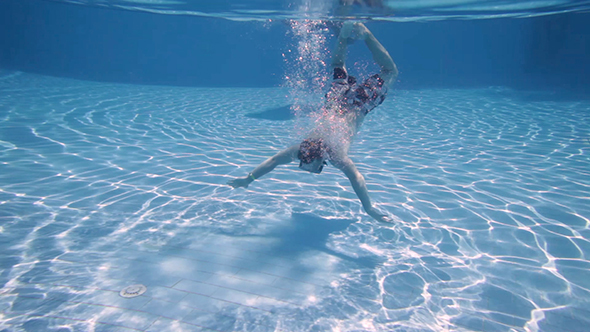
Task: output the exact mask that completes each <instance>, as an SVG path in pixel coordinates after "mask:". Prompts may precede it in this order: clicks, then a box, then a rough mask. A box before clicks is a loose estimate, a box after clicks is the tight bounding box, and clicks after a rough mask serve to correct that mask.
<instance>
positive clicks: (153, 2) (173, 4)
mask: <svg viewBox="0 0 590 332" xmlns="http://www.w3.org/2000/svg"><path fill="white" fill-rule="evenodd" d="M53 1H55V2H65V3H73V4H78V5H85V6H97V7H107V8H115V9H123V10H132V11H144V12H151V13H157V14H167V15H190V16H207V17H218V18H225V19H230V20H240V21H242V20H268V19H303V18H310V17H311V18H316V19H350V18H356V19H359V18H360V19H374V20H384V21H402V22H405V21H424V20H445V19H487V18H499V17H531V16H539V15H548V14H558V13H566V12H584V11H588V10H590V1H588V0H511V1H505V0H273V1H269V0H241V1H237V0H216V1H200V0H53ZM343 4H350V5H344V6H343ZM343 7H346V8H343Z"/></svg>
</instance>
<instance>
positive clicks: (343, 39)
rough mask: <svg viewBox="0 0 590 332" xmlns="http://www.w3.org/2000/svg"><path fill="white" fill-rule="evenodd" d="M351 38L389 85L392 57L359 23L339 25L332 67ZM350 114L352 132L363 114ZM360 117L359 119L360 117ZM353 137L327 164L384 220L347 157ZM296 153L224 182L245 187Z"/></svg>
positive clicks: (272, 159) (291, 149)
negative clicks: (368, 54)
mask: <svg viewBox="0 0 590 332" xmlns="http://www.w3.org/2000/svg"><path fill="white" fill-rule="evenodd" d="M354 39H356V40H363V41H364V42H365V44H366V46H367V48H368V49H369V51H370V52H371V54H372V55H373V60H374V61H375V63H376V64H377V65H379V67H380V68H381V71H380V73H379V76H380V77H381V78H382V79H383V80H384V81H385V85H387V86H389V85H390V84H391V83H392V82H393V81H395V79H396V77H397V74H398V71H397V67H396V65H395V63H394V62H393V59H392V58H391V56H390V55H389V53H388V52H387V50H386V49H385V48H384V47H383V45H381V43H380V42H379V41H378V40H377V39H376V38H375V36H373V34H372V33H371V31H370V30H369V29H367V27H365V25H364V24H361V23H352V22H347V23H345V24H344V25H343V27H342V29H341V31H340V35H339V36H338V41H337V43H336V48H335V50H334V55H333V57H332V67H334V68H337V67H339V68H345V60H346V53H347V49H348V44H349V41H350V40H354ZM354 116H355V118H354V119H351V120H350V123H349V124H348V125H349V126H350V127H351V128H354V132H355V133H356V130H357V129H358V128H357V124H356V123H359V122H355V123H352V122H353V121H357V120H358V117H364V116H365V115H364V114H361V113H358V112H357V113H356V114H355V115H354ZM360 120H361V122H362V118H361V119H360ZM312 133H313V131H312ZM312 135H313V134H312ZM353 137H354V135H353V136H351V137H350V140H349V141H348V142H346V143H345V144H342V146H338V147H335V146H333V147H332V149H331V153H330V164H332V165H334V167H336V168H338V169H339V170H341V171H342V172H343V173H344V175H346V177H347V178H348V180H349V181H350V184H351V185H352V188H353V189H354V192H355V193H356V195H357V196H358V198H359V200H360V201H361V204H362V205H363V208H364V210H365V212H367V214H368V215H370V216H371V217H373V218H374V219H375V220H378V221H383V222H388V221H390V220H389V219H388V218H387V216H386V215H384V214H383V213H382V212H380V211H379V210H378V209H377V208H375V207H374V206H373V204H372V203H371V198H370V196H369V191H368V190H367V185H366V183H365V178H364V177H363V175H362V174H361V173H360V172H359V171H358V169H357V168H356V166H355V164H354V163H353V162H352V160H351V159H350V158H349V157H348V147H349V145H350V143H351V141H352V139H353ZM298 152H299V144H296V145H293V146H291V147H289V148H287V149H285V150H283V151H281V152H279V153H277V154H276V155H274V156H272V157H270V158H269V159H267V160H266V161H264V162H263V163H262V164H260V165H259V166H258V167H256V168H255V169H254V170H253V171H252V172H251V173H250V174H248V175H247V176H246V177H243V178H237V179H232V180H230V181H228V184H229V185H230V186H232V187H234V188H239V187H244V188H246V187H248V185H249V184H250V183H252V182H253V181H254V180H255V179H256V180H257V179H260V178H261V177H262V176H264V175H265V174H267V173H269V172H271V171H272V170H273V169H275V167H277V166H279V165H285V164H289V163H291V162H293V161H295V160H298V159H297V154H298Z"/></svg>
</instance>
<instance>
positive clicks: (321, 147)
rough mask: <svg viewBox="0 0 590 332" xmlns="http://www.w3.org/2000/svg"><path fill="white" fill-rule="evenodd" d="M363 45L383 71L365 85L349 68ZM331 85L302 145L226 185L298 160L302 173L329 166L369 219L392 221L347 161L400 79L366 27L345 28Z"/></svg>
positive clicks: (349, 25) (334, 60) (245, 181)
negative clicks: (350, 52)
mask: <svg viewBox="0 0 590 332" xmlns="http://www.w3.org/2000/svg"><path fill="white" fill-rule="evenodd" d="M354 40H362V41H364V42H365V45H366V46H367V48H368V49H369V51H370V52H371V54H372V55H373V60H374V61H375V63H376V64H377V65H379V67H380V68H381V71H380V72H379V73H378V74H375V75H373V76H371V77H369V78H367V79H366V80H364V81H363V82H357V80H356V78H354V77H353V76H350V75H348V72H347V71H346V66H345V60H346V53H347V49H348V45H349V44H351V43H352V42H354ZM332 68H333V81H332V85H331V87H330V90H329V91H328V93H326V102H325V105H324V106H323V107H322V110H321V113H322V114H321V116H320V118H319V119H318V120H317V121H316V123H317V126H316V127H315V128H314V129H313V130H312V131H311V133H310V134H309V135H308V136H307V138H306V139H305V140H303V142H301V143H300V144H296V145H293V146H291V147H289V148H287V149H285V150H283V151H281V152H279V153H277V154H276V155H274V156H272V157H271V158H269V159H267V160H266V161H264V162H263V163H262V164H260V165H259V166H258V167H256V168H255V169H254V170H253V171H252V172H250V173H249V174H248V175H247V176H246V177H243V178H237V179H233V180H230V181H228V185H230V186H232V187H234V188H239V187H244V188H246V187H248V185H249V184H250V183H252V182H253V181H255V180H258V179H260V178H261V177H262V176H264V175H265V174H267V173H269V172H270V171H272V170H273V169H274V168H275V167H277V166H279V165H284V164H289V163H291V162H293V161H295V160H299V168H301V169H302V170H305V171H308V172H311V173H316V174H319V173H321V172H322V169H323V168H324V166H326V165H327V162H330V164H331V165H333V166H334V167H336V168H338V169H339V170H341V171H342V172H343V173H344V174H345V175H346V177H348V179H349V180H350V183H351V185H352V188H353V189H354V191H355V193H356V195H357V196H358V198H359V199H360V201H361V203H362V205H363V208H364V210H365V212H367V214H369V215H370V216H371V217H373V218H374V219H376V220H378V221H385V222H388V221H390V220H389V218H387V216H386V215H384V214H383V213H382V212H380V211H379V210H378V209H377V208H375V207H374V206H373V205H372V203H371V199H370V197H369V192H368V190H367V185H366V183H365V178H364V177H363V175H362V174H361V173H360V172H359V171H358V169H357V168H356V166H355V164H354V163H353V162H352V160H351V159H350V158H349V157H348V149H349V147H350V144H351V143H352V140H353V139H354V137H355V135H356V133H357V132H358V130H359V129H360V126H361V125H362V123H363V120H364V118H365V116H366V115H367V114H369V112H371V110H373V109H374V108H375V107H377V106H378V105H380V104H381V103H382V102H383V100H384V99H385V96H386V94H387V89H388V87H389V86H390V85H391V83H392V82H394V81H395V79H396V78H397V75H398V71H397V67H396V65H395V63H394V62H393V59H392V58H391V56H390V55H389V53H388V52H387V50H386V49H385V48H384V47H383V45H381V43H380V42H379V41H378V40H377V39H376V38H375V36H374V35H373V33H371V31H370V30H369V29H367V27H365V25H364V24H362V23H352V22H347V23H345V24H344V25H343V26H342V29H341V30H340V34H339V35H338V41H337V43H336V48H335V50H334V55H333V57H332Z"/></svg>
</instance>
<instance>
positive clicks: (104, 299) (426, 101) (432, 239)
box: [0, 71, 590, 332]
mask: <svg viewBox="0 0 590 332" xmlns="http://www.w3.org/2000/svg"><path fill="white" fill-rule="evenodd" d="M289 96H290V94H289V91H288V90H286V89H284V88H266V89H262V88H260V89H256V88H226V89H221V88H185V87H161V86H137V85H123V84H107V83H94V82H85V81H77V80H70V79H63V78H53V77H45V76H38V75H32V74H26V73H21V72H7V71H2V72H0V286H1V288H0V331H60V332H65V331H565V330H567V331H586V330H587V326H588V324H590V318H589V317H590V309H588V308H590V260H589V255H590V241H589V239H590V229H589V224H590V167H589V166H590V158H589V153H590V100H580V99H575V98H566V97H564V96H561V95H558V94H557V93H551V92H534V91H516V90H512V89H508V88H503V87H488V88H478V89H424V90H395V89H394V90H393V91H392V93H391V94H390V96H389V97H388V99H387V100H386V101H385V102H384V104H383V105H382V106H380V107H379V108H377V109H375V110H374V111H373V113H372V114H370V115H369V116H368V117H367V119H366V121H365V124H364V126H363V129H362V131H361V132H360V133H359V136H358V137H357V140H356V141H355V143H354V144H353V146H352V148H351V151H350V156H351V158H352V160H353V161H354V162H355V163H356V164H357V167H358V168H359V170H360V171H361V172H362V173H363V174H364V176H365V179H366V181H367V185H368V188H369V191H370V193H371V197H372V199H373V200H374V202H375V203H376V205H377V206H378V207H379V208H380V209H381V210H383V211H385V212H386V213H387V214H389V215H390V216H391V218H393V222H392V223H379V222H376V221H374V220H372V219H371V218H370V217H368V216H367V215H366V214H365V213H364V212H363V211H362V208H361V206H360V203H359V202H358V200H357V198H356V196H355V194H354V192H353V191H352V188H351V187H350V185H349V183H348V180H347V179H346V178H345V177H344V176H343V175H342V174H341V173H340V172H339V171H337V170H336V169H335V168H334V167H332V166H330V165H329V166H327V167H326V168H325V170H324V172H323V173H322V174H321V175H312V174H309V173H306V172H302V171H300V170H298V168H297V165H296V164H293V165H287V166H282V167H279V168H277V169H276V170H275V171H274V172H273V173H271V174H268V175H267V176H265V177H263V178H262V179H259V180H258V181H256V182H254V183H252V184H251V185H250V186H249V187H248V188H247V189H232V188H231V187H229V186H227V185H226V182H227V181H228V180H229V179H232V178H234V177H237V176H245V175H246V174H248V172H249V171H251V170H252V169H253V168H254V167H255V166H256V165H258V164H259V163H260V162H262V161H264V160H265V159H266V158H268V157H270V156H271V155H273V154H274V153H276V152H277V151H279V150H280V149H283V148H285V147H287V146H289V145H291V144H294V143H297V142H298V141H299V140H300V139H301V138H302V137H303V135H304V133H305V130H306V123H307V122H306V120H305V119H301V118H294V117H293V116H292V115H291V114H290V113H289V106H290V104H291V99H290V97H289ZM136 284H142V285H144V286H146V288H147V290H146V292H145V293H143V294H141V295H139V296H137V297H132V298H124V297H122V296H120V295H119V293H120V291H121V290H123V289H124V288H125V287H127V286H130V285H136Z"/></svg>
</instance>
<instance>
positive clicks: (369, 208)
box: [331, 156, 390, 222]
mask: <svg viewBox="0 0 590 332" xmlns="http://www.w3.org/2000/svg"><path fill="white" fill-rule="evenodd" d="M331 163H332V165H334V166H335V167H337V168H338V169H339V170H341V171H342V172H343V173H344V175H346V177H347V178H348V180H350V184H351V185H352V188H353V189H354V192H355V193H356V195H357V196H358V198H359V199H360V201H361V203H362V204H363V208H364V209H365V212H367V214H368V215H370V216H371V217H373V218H374V219H375V220H377V221H384V222H389V221H390V220H389V218H387V216H386V215H384V214H383V213H381V212H380V211H379V210H377V209H376V208H374V207H373V205H372V204H371V198H370V197H369V190H368V189H367V184H366V183H365V178H364V177H363V175H362V174H361V172H359V170H358V169H357V168H356V165H355V164H354V163H353V162H352V160H351V159H350V158H349V157H348V156H342V157H339V158H338V159H336V161H334V160H332V161H331Z"/></svg>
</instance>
